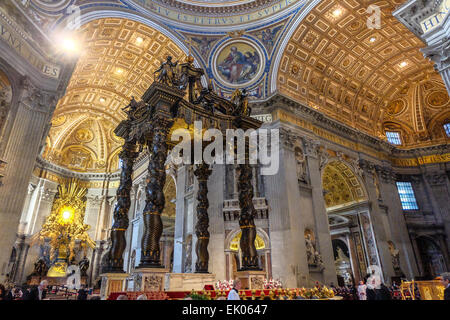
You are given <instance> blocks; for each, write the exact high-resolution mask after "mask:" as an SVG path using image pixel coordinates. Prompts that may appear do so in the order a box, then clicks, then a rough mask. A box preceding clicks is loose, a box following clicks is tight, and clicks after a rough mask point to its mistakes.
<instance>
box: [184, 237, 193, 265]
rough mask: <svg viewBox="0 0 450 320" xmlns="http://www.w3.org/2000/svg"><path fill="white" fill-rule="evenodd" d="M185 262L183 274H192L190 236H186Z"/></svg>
mask: <svg viewBox="0 0 450 320" xmlns="http://www.w3.org/2000/svg"><path fill="white" fill-rule="evenodd" d="M185 245H186V247H185V252H186V260H185V261H184V272H185V273H191V272H192V235H191V234H190V235H188V236H187V239H186V244H185Z"/></svg>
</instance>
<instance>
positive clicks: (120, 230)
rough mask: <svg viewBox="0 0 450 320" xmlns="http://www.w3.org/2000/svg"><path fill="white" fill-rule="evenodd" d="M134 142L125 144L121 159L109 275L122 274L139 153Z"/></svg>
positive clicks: (105, 268) (106, 266)
mask: <svg viewBox="0 0 450 320" xmlns="http://www.w3.org/2000/svg"><path fill="white" fill-rule="evenodd" d="M135 150H136V143H135V142H134V141H131V142H125V144H124V145H123V147H122V151H121V152H120V153H119V158H120V159H121V160H122V172H121V174H120V185H119V188H118V189H117V193H116V195H117V204H116V207H115V208H114V223H113V225H112V229H111V247H110V249H109V251H108V252H107V253H106V255H107V258H106V264H105V265H104V266H103V269H102V271H103V272H107V273H122V272H124V271H123V257H122V255H123V252H124V250H125V247H126V245H127V242H126V239H125V232H126V230H127V228H128V210H129V209H130V205H131V200H130V191H131V186H132V179H131V175H132V173H133V163H134V160H135V159H136V157H137V156H138V154H139V153H138V152H135Z"/></svg>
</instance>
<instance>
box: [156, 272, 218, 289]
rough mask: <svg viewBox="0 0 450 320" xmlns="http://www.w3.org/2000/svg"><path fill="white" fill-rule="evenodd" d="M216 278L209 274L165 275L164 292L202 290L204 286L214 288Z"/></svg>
mask: <svg viewBox="0 0 450 320" xmlns="http://www.w3.org/2000/svg"><path fill="white" fill-rule="evenodd" d="M215 278H216V276H215V275H214V274H211V273H166V281H165V283H166V285H165V287H164V289H165V291H191V290H203V289H204V287H205V286H206V285H211V286H213V287H214V283H215Z"/></svg>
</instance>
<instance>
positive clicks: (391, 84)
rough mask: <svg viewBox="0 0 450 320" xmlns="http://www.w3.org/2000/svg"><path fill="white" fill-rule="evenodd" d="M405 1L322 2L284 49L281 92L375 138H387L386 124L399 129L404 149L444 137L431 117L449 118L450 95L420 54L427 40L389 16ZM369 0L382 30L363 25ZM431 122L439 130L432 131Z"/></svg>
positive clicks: (280, 75)
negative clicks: (379, 17)
mask: <svg viewBox="0 0 450 320" xmlns="http://www.w3.org/2000/svg"><path fill="white" fill-rule="evenodd" d="M403 2H404V0H388V1H381V2H380V1H354V0H345V1H337V0H324V1H322V2H320V4H319V5H317V6H316V7H315V8H314V9H313V10H312V11H311V12H310V13H309V14H308V15H307V16H306V17H305V18H304V20H303V21H302V22H301V23H300V25H299V26H298V27H297V29H296V30H295V32H294V33H293V35H292V37H291V39H290V40H289V42H288V44H287V46H286V49H285V51H284V53H283V56H282V58H281V63H280V67H279V70H278V75H277V88H278V90H279V91H280V92H281V93H283V94H286V95H288V96H290V97H292V98H294V99H296V100H298V101H300V102H303V103H304V104H306V105H308V106H310V107H313V108H315V109H317V110H319V111H321V112H323V113H325V114H327V115H329V116H331V117H332V118H334V119H337V120H339V121H341V122H343V123H345V124H347V125H349V126H351V127H353V128H356V129H359V130H361V131H363V132H366V133H368V134H370V135H373V136H377V137H380V138H384V135H385V134H384V130H385V129H389V128H395V129H396V130H400V131H403V132H404V133H405V135H404V137H405V139H404V145H403V146H412V145H414V146H415V147H416V146H419V145H424V144H429V143H430V140H431V139H433V138H438V136H439V138H438V139H441V140H442V139H443V141H445V139H446V138H445V136H444V135H443V128H437V127H438V126H437V127H436V123H435V121H441V120H439V119H441V118H442V117H445V116H444V115H443V114H447V115H448V112H449V106H450V101H449V97H448V94H447V92H446V89H445V86H444V83H443V82H442V79H441V78H440V75H439V74H438V73H437V72H436V71H435V70H434V67H433V64H432V63H431V62H430V61H429V60H427V59H425V58H424V57H423V54H422V53H421V52H420V51H419V49H420V48H422V47H424V44H423V43H422V42H421V41H420V40H419V39H418V38H417V37H416V36H415V35H414V34H413V33H412V32H410V31H409V30H408V29H407V28H406V27H405V26H403V25H402V24H401V23H400V22H399V21H398V20H397V19H396V18H394V17H393V16H392V11H393V10H394V9H395V8H396V7H397V6H398V5H400V4H402V3H403ZM370 4H376V5H378V6H380V7H381V28H379V29H369V28H368V27H367V20H368V18H369V14H368V13H367V11H366V9H367V7H368V6H369V5H370ZM434 127H436V128H437V129H435V130H437V131H439V132H437V133H432V132H430V129H431V130H432V129H433V128H434ZM407 134H408V135H409V136H408V135H407ZM402 136H403V135H402ZM447 141H448V140H447ZM434 142H435V141H434Z"/></svg>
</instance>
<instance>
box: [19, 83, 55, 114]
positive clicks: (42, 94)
mask: <svg viewBox="0 0 450 320" xmlns="http://www.w3.org/2000/svg"><path fill="white" fill-rule="evenodd" d="M21 86H22V98H21V102H22V103H24V104H25V105H27V106H28V107H30V108H31V109H33V110H35V111H39V112H45V113H53V111H54V109H55V107H56V103H57V102H58V98H59V94H58V93H56V92H51V91H45V90H42V89H39V88H38V87H36V86H35V85H34V84H33V83H32V82H31V81H30V79H29V78H28V77H24V78H23V79H22V82H21Z"/></svg>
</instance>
